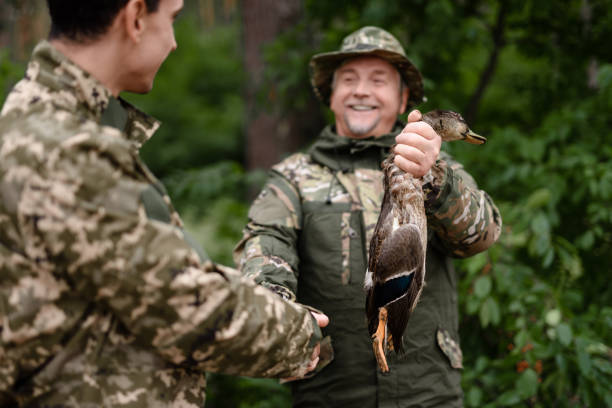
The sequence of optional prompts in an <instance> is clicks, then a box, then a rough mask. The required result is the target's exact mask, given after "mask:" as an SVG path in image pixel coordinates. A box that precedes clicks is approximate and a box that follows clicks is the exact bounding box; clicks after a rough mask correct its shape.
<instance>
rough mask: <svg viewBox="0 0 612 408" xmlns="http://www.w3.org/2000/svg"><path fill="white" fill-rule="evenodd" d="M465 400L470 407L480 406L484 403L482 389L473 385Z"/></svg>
mask: <svg viewBox="0 0 612 408" xmlns="http://www.w3.org/2000/svg"><path fill="white" fill-rule="evenodd" d="M465 402H466V403H467V405H468V406H470V407H480V406H481V405H482V390H481V389H480V388H479V387H477V386H473V387H471V388H470V389H469V390H468V392H467V393H466V395H465Z"/></svg>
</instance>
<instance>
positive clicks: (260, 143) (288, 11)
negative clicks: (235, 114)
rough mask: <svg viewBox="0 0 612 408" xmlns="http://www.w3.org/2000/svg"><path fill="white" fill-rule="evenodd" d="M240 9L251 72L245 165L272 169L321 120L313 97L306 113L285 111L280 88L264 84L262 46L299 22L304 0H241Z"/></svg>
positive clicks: (307, 135) (245, 54)
mask: <svg viewBox="0 0 612 408" xmlns="http://www.w3.org/2000/svg"><path fill="white" fill-rule="evenodd" d="M241 11H242V22H243V24H242V27H243V28H242V29H243V44H244V64H245V70H246V72H247V86H246V95H245V99H246V109H247V115H246V130H245V133H246V167H247V168H248V169H256V168H269V167H270V166H272V165H273V164H275V163H277V162H278V161H279V160H280V159H281V158H282V157H283V156H284V155H285V154H286V153H288V152H292V151H294V150H296V149H297V148H299V147H300V146H302V145H303V144H304V141H305V140H307V139H308V138H310V137H312V124H313V122H314V123H315V124H317V126H319V127H320V125H321V122H322V121H321V118H320V114H319V112H318V105H317V103H316V102H315V101H314V100H313V103H312V104H310V105H312V106H309V107H307V108H306V111H302V112H297V111H295V110H291V111H290V113H288V114H281V113H279V112H280V111H281V110H282V109H279V107H278V106H274V104H275V102H274V97H275V94H276V92H277V91H276V90H275V89H274V87H273V86H271V87H269V88H267V89H263V88H262V87H263V86H264V84H263V76H264V71H265V61H264V59H263V51H264V47H265V45H267V44H269V43H270V42H272V41H274V39H275V38H276V37H277V36H278V35H279V34H281V33H283V32H284V31H285V30H287V29H289V28H291V27H292V26H293V25H294V24H296V23H297V22H298V21H299V19H300V18H301V17H302V13H303V9H302V1H301V0H283V1H277V0H243V1H242V2H241ZM306 69H308V68H307V67H304V70H306ZM313 106H314V108H313Z"/></svg>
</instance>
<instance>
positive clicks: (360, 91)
mask: <svg viewBox="0 0 612 408" xmlns="http://www.w3.org/2000/svg"><path fill="white" fill-rule="evenodd" d="M369 93H370V86H369V85H368V81H364V80H359V81H357V83H356V84H355V88H354V89H353V94H354V95H355V96H367V95H369Z"/></svg>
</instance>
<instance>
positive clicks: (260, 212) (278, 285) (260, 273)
mask: <svg viewBox="0 0 612 408" xmlns="http://www.w3.org/2000/svg"><path fill="white" fill-rule="evenodd" d="M300 217H301V204H300V199H299V194H298V192H297V190H296V189H295V187H294V186H293V185H292V184H291V183H290V182H289V180H287V179H286V178H285V177H283V176H282V175H281V174H280V173H277V172H276V171H274V170H272V171H271V172H270V176H269V178H268V181H267V182H266V185H265V186H264V188H263V189H262V191H261V193H260V194H259V196H258V197H257V198H256V199H255V201H254V202H253V204H252V206H251V208H250V209H249V223H248V224H247V226H246V228H245V229H244V231H243V237H242V240H241V241H240V242H239V243H238V245H237V246H236V249H235V251H234V260H235V262H236V264H237V265H238V266H239V269H240V271H241V272H242V273H243V275H245V276H248V277H250V278H252V279H254V280H255V282H257V283H258V284H260V285H262V286H264V287H267V288H268V289H271V290H272V291H274V292H276V293H277V294H278V295H280V296H281V297H283V298H285V299H288V300H295V293H296V292H297V278H298V255H297V248H296V245H297V239H298V232H299V226H300V223H301V220H300Z"/></svg>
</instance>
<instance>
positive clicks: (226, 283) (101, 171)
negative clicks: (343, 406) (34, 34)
mask: <svg viewBox="0 0 612 408" xmlns="http://www.w3.org/2000/svg"><path fill="white" fill-rule="evenodd" d="M158 126H159V124H158V122H156V121H155V120H153V119H151V118H149V117H147V116H145V115H144V114H143V113H140V112H139V111H137V110H136V109H134V108H133V107H131V106H129V105H128V104H127V103H126V102H124V101H121V100H118V99H115V98H114V97H112V96H111V94H110V92H109V91H108V90H107V89H106V88H104V87H103V86H102V85H101V84H100V83H99V82H97V81H96V80H95V79H93V78H92V77H90V76H89V75H88V74H87V73H86V72H84V71H83V70H82V69H80V68H79V67H77V66H76V65H75V64H73V63H72V62H70V61H69V60H68V59H67V58H66V57H64V56H63V55H62V54H60V53H59V52H58V51H57V50H55V49H54V48H53V47H52V46H51V45H50V44H49V43H47V42H42V43H41V44H39V45H38V46H37V48H36V49H35V51H34V53H33V57H32V60H31V62H30V64H29V66H28V69H27V73H26V76H25V78H24V79H23V80H22V81H21V82H19V83H18V84H17V85H16V86H15V88H14V90H13V91H12V92H11V93H10V95H9V96H8V99H7V101H6V103H5V105H4V107H3V110H2V113H1V116H0V337H1V341H0V406H15V405H18V406H28V407H30V406H31V407H38V406H41V407H42V406H47V407H50V406H53V407H115V406H121V407H162V406H163V407H201V406H203V403H204V398H205V389H204V388H205V370H206V371H208V370H210V371H215V372H224V373H228V374H240V375H249V376H279V377H285V376H294V375H297V376H301V375H303V374H304V372H305V367H306V366H307V365H308V363H309V361H310V356H311V353H312V349H313V346H314V343H316V342H317V341H318V340H319V339H320V334H321V333H320V330H319V329H318V327H317V326H316V323H315V322H314V319H313V318H312V316H311V315H310V313H309V312H308V311H307V310H306V309H304V308H303V307H300V306H299V305H297V304H295V303H289V302H285V301H283V300H282V299H280V298H278V297H277V296H276V295H274V294H273V293H271V292H270V291H268V290H266V289H264V288H261V287H259V286H257V285H255V284H254V283H253V282H252V281H251V280H249V279H245V278H243V277H242V276H241V275H240V274H239V273H237V271H234V270H232V269H230V268H225V267H223V266H220V265H215V264H213V263H211V262H210V261H205V260H202V259H201V258H200V256H199V255H198V250H197V248H196V247H195V245H193V243H190V242H189V241H190V240H189V239H188V237H187V236H186V235H185V233H184V231H183V228H182V225H181V220H180V218H179V216H178V214H177V213H176V211H174V209H173V207H172V204H171V203H170V200H169V198H168V196H167V195H166V193H165V191H164V189H163V186H162V185H161V183H160V182H159V181H158V180H157V179H156V178H155V177H154V176H153V175H152V174H151V173H150V171H149V170H148V169H147V167H146V166H145V165H144V164H143V163H142V162H141V160H140V158H139V153H138V150H139V148H140V146H141V144H142V143H143V142H144V141H145V140H147V139H148V138H149V137H151V135H152V134H153V132H154V131H155V130H156V129H157V128H158Z"/></svg>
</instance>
